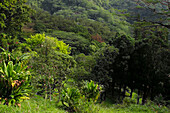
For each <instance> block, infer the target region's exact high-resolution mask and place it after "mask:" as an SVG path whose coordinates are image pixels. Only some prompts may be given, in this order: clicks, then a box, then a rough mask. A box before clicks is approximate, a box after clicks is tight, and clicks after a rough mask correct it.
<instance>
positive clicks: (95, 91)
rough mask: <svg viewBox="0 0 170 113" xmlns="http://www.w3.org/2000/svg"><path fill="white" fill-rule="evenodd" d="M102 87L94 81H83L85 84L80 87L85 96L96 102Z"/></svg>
mask: <svg viewBox="0 0 170 113" xmlns="http://www.w3.org/2000/svg"><path fill="white" fill-rule="evenodd" d="M101 90H102V88H101V86H99V85H98V84H95V83H94V81H92V80H91V81H90V82H85V85H84V86H83V87H82V93H83V94H84V95H85V97H86V98H87V99H88V100H90V99H92V100H93V101H94V102H96V101H97V100H98V98H99V96H100V92H101Z"/></svg>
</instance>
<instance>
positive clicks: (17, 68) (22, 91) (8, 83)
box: [0, 51, 31, 105]
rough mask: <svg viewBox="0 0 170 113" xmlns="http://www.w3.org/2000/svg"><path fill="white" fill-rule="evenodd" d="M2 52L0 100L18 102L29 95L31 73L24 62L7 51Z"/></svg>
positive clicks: (9, 102) (8, 103) (7, 102)
mask: <svg viewBox="0 0 170 113" xmlns="http://www.w3.org/2000/svg"><path fill="white" fill-rule="evenodd" d="M2 53H3V54H1V55H0V56H3V58H2V59H1V62H0V99H1V100H0V101H1V103H2V104H6V105H11V104H13V105H14V104H18V103H19V102H20V101H21V100H22V99H25V98H27V97H26V96H28V89H29V88H30V78H31V74H30V72H29V71H28V70H27V66H26V65H25V63H24V62H22V61H19V60H18V59H17V58H15V57H13V56H12V55H11V54H10V53H8V52H6V51H4V52H2ZM11 60H13V61H11ZM17 61H18V62H17ZM14 62H15V63H14Z"/></svg>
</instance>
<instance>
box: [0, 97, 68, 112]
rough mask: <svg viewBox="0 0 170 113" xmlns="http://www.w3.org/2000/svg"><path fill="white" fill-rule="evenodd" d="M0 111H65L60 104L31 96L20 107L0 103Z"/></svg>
mask: <svg viewBox="0 0 170 113" xmlns="http://www.w3.org/2000/svg"><path fill="white" fill-rule="evenodd" d="M0 113H66V111H65V110H63V109H62V107H61V104H58V105H57V104H56V102H54V101H49V100H45V99H43V98H42V97H38V96H37V97H33V98H31V99H30V100H25V101H23V102H22V103H21V108H19V107H14V106H10V107H9V106H6V105H0Z"/></svg>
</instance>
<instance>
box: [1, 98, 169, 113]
mask: <svg viewBox="0 0 170 113" xmlns="http://www.w3.org/2000/svg"><path fill="white" fill-rule="evenodd" d="M96 107H97V108H99V111H98V113H170V110H168V109H167V108H166V107H163V106H162V107H161V106H157V105H153V104H149V105H148V104H146V105H136V104H130V105H115V104H113V103H110V102H109V101H106V102H103V103H102V104H97V105H96ZM0 113H67V111H65V110H64V109H63V107H62V104H61V103H58V104H56V102H55V101H49V100H45V99H43V98H42V97H39V96H37V97H33V98H31V99H30V100H25V101H23V102H22V103H21V108H19V107H14V106H10V107H9V106H6V105H1V104H0ZM89 113H90V111H89Z"/></svg>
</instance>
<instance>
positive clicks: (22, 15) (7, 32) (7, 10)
mask: <svg viewBox="0 0 170 113" xmlns="http://www.w3.org/2000/svg"><path fill="white" fill-rule="evenodd" d="M0 7H1V8H0V43H1V44H0V46H1V47H4V48H8V49H9V48H10V51H11V49H12V48H13V47H14V46H15V44H16V42H18V40H17V37H16V36H17V35H18V34H20V33H21V31H22V27H23V25H24V24H26V23H27V22H29V21H30V13H31V12H32V9H31V8H30V7H29V6H27V5H26V4H25V0H20V1H18V0H1V1H0ZM7 45H8V47H7Z"/></svg>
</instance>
